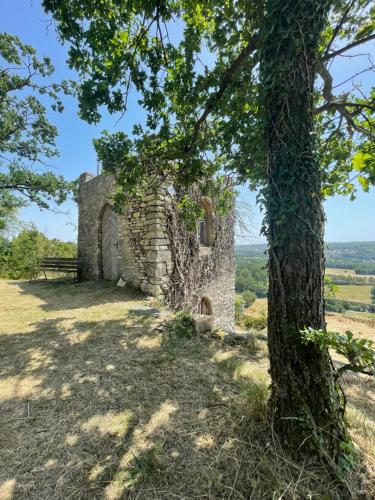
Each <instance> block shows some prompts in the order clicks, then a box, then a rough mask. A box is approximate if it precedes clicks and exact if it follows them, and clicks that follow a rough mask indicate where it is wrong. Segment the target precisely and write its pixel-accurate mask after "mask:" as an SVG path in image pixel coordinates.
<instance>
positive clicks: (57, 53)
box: [0, 0, 375, 243]
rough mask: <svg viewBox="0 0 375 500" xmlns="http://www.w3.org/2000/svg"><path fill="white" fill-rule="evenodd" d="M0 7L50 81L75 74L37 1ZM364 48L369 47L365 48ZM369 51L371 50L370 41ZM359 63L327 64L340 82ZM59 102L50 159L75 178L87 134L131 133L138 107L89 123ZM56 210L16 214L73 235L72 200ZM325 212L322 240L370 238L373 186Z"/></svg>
mask: <svg viewBox="0 0 375 500" xmlns="http://www.w3.org/2000/svg"><path fill="white" fill-rule="evenodd" d="M0 9H1V10H0V13H1V15H0V31H6V32H9V33H12V34H16V35H18V36H19V37H20V38H21V40H22V41H23V42H25V43H29V44H30V45H32V46H33V47H35V48H36V49H37V51H38V54H39V55H40V56H42V55H46V56H49V57H50V58H51V59H52V62H53V64H54V66H55V68H56V72H55V74H54V81H56V82H57V81H59V80H62V79H64V78H74V77H75V74H74V73H73V72H72V71H70V70H69V68H68V66H67V64H66V62H65V61H66V52H67V49H66V47H64V46H61V45H60V43H59V42H58V41H57V39H56V34H55V31H54V28H53V24H51V23H50V22H49V19H48V17H47V15H46V14H45V13H44V11H43V9H42V8H41V5H40V1H39V0H0ZM368 50H369V48H367V50H366V52H368ZM370 50H371V51H372V54H374V55H375V51H374V45H372V46H371V47H370ZM364 65H365V66H366V64H364V61H363V59H362V60H361V58H360V57H356V58H353V59H348V58H339V60H338V62H337V63H335V66H334V67H333V68H332V72H333V74H334V77H335V81H336V82H338V83H340V82H341V81H342V80H344V79H345V78H346V77H347V76H348V75H351V74H354V73H355V72H356V69H357V68H359V67H360V68H362V67H363V66H364ZM370 78H373V74H371V73H369V74H368V75H365V76H360V77H358V78H357V81H362V84H363V86H364V87H365V88H366V87H368V86H369V85H370ZM360 79H361V80H360ZM372 83H373V82H372ZM343 88H344V87H343ZM64 105H65V111H64V113H63V114H61V115H59V114H57V113H53V114H52V113H51V116H50V119H51V121H52V122H53V123H54V124H55V125H56V126H57V127H58V130H59V137H58V140H57V145H58V148H59V151H60V156H59V157H58V158H55V159H53V160H52V161H51V163H52V165H53V168H54V170H55V171H56V172H57V173H61V174H62V175H64V176H65V177H66V178H68V179H75V178H77V177H78V176H79V175H80V174H81V173H82V172H85V171H89V172H93V173H95V172H96V157H95V152H94V149H93V146H92V139H93V138H94V137H97V136H98V135H100V132H101V131H102V130H104V129H107V130H109V131H110V132H112V131H116V130H124V131H125V132H128V133H130V132H131V130H132V127H133V123H134V122H139V119H140V112H141V111H140V109H139V106H138V105H137V103H136V100H135V99H133V100H131V101H130V102H129V109H128V112H127V114H126V116H125V118H124V119H122V120H121V122H120V123H118V124H117V125H116V121H117V117H115V116H111V115H109V114H108V113H106V111H105V110H103V115H102V116H103V118H102V121H101V122H100V123H99V124H98V125H96V126H93V125H88V124H87V123H86V122H83V121H82V120H80V119H79V118H78V116H77V104H76V102H75V100H74V99H73V98H66V99H65V100H64ZM240 195H241V197H242V199H244V200H246V202H248V203H249V204H250V205H251V208H252V212H253V217H252V218H253V236H252V237H251V238H249V239H247V241H246V243H260V242H263V241H264V239H263V238H259V228H260V223H261V219H262V216H261V214H260V212H259V209H258V207H257V206H256V203H255V197H256V194H255V193H251V192H249V191H248V190H247V189H246V188H243V189H241V193H240ZM59 210H60V211H62V212H64V213H53V212H49V211H43V210H39V209H38V208H36V207H32V206H29V207H27V208H25V209H24V210H23V211H22V214H21V218H22V219H23V220H25V221H31V222H33V223H34V224H36V225H37V227H38V228H39V229H40V230H41V231H43V232H44V233H45V234H47V235H48V236H49V237H56V238H60V239H62V240H75V239H76V225H77V207H76V205H75V203H74V202H73V201H68V202H67V203H65V204H64V205H63V206H61V207H59ZM325 211H326V217H327V223H326V241H328V242H334V241H371V240H375V189H372V191H370V193H359V194H358V197H357V199H356V200H355V201H354V202H351V201H349V199H348V198H346V197H342V196H335V197H333V198H330V199H328V200H327V201H326V202H325ZM243 242H245V241H243Z"/></svg>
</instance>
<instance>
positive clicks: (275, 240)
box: [260, 0, 346, 462]
mask: <svg viewBox="0 0 375 500" xmlns="http://www.w3.org/2000/svg"><path fill="white" fill-rule="evenodd" d="M328 7H329V2H328V1H323V2H316V1H315V0H304V1H299V2H297V1H296V0H268V2H267V12H266V18H265V21H264V33H265V39H264V41H263V47H264V48H263V49H262V51H261V68H260V71H261V85H262V92H263V97H262V99H263V102H262V105H263V111H264V126H265V141H266V151H267V179H268V186H267V188H266V192H265V199H266V208H267V215H266V222H267V227H268V239H269V296H268V308H269V313H268V315H269V316H268V332H269V352H270V363H271V377H272V394H271V401H270V410H271V417H272V421H273V424H274V428H275V430H276V431H277V433H278V434H279V436H280V438H281V440H282V441H283V442H284V444H285V445H287V446H288V447H289V448H290V449H292V450H294V451H296V450H297V451H300V452H302V453H305V454H306V453H309V454H310V453H316V452H318V453H320V454H323V455H324V456H325V458H326V459H328V460H329V461H331V460H333V461H335V462H336V461H337V459H338V457H339V454H340V442H342V441H343V440H344V439H345V436H346V431H345V425H344V421H343V404H342V401H341V399H340V392H339V388H338V387H337V386H336V384H335V381H334V377H333V369H332V364H331V361H330V358H329V354H328V352H327V351H326V350H320V349H319V348H318V347H316V346H314V345H313V344H309V345H304V344H303V343H302V341H301V335H300V330H301V329H303V328H304V327H314V328H317V329H319V328H324V327H325V321H324V306H323V272H324V255H323V227H324V214H323V210H322V198H321V194H320V189H321V184H320V176H321V170H320V167H319V162H318V158H317V154H316V149H315V136H314V119H313V89H314V79H315V69H314V66H315V64H314V61H315V57H316V55H317V47H318V40H319V35H320V33H321V30H322V28H323V26H324V22H325V17H326V14H327V10H328Z"/></svg>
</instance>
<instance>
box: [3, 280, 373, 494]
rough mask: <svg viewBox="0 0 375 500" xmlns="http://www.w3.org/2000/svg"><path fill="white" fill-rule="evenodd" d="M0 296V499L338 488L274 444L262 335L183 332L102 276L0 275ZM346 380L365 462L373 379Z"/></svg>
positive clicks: (355, 480) (352, 482) (354, 486)
mask: <svg viewBox="0 0 375 500" xmlns="http://www.w3.org/2000/svg"><path fill="white" fill-rule="evenodd" d="M0 293H1V297H2V308H1V310H0V339H1V345H2V348H3V349H2V351H1V355H0V401H1V410H2V411H1V414H0V425H1V436H0V464H3V465H2V466H1V467H0V498H1V499H2V500H5V499H24V498H43V499H47V498H48V499H54V498H80V499H87V500H88V499H90V500H91V499H94V498H103V499H109V500H113V499H119V498H124V499H125V498H126V499H145V500H146V499H150V498H162V499H172V498H207V499H212V500H214V499H218V498H225V499H226V498H228V499H229V498H232V499H246V498H257V499H261V498H264V499H268V498H290V499H292V498H293V499H295V498H310V497H311V496H312V495H315V496H319V497H322V498H323V496H326V495H327V492H330V494H332V497H334V498H343V496H342V490H341V489H340V488H341V486H340V485H339V484H337V483H334V482H333V481H332V479H331V478H330V477H329V476H328V475H327V473H326V471H325V470H324V469H319V468H316V467H315V468H314V467H312V466H311V465H309V464H296V463H293V462H292V461H291V460H290V459H289V458H287V457H285V455H284V452H283V450H282V448H281V447H280V445H279V444H278V443H277V442H276V441H275V436H274V435H273V434H272V433H271V431H270V428H269V426H268V423H267V419H266V400H267V397H268V385H269V378H268V374H267V368H268V361H267V357H266V347H265V342H261V343H255V344H254V343H251V344H247V345H244V346H238V345H237V346H236V345H234V346H233V345H226V344H224V343H223V342H222V341H221V340H220V338H217V337H211V336H210V337H207V336H200V337H193V338H189V337H188V336H187V335H186V332H185V331H184V329H183V328H182V329H181V327H180V328H179V329H178V330H176V329H174V328H173V327H171V326H170V327H166V325H165V322H166V321H167V320H170V318H171V315H170V314H169V313H167V312H165V311H161V310H158V309H157V308H156V307H155V304H153V303H152V302H150V301H149V300H145V298H144V296H142V295H140V294H138V293H134V292H131V291H127V290H123V289H121V290H120V289H118V288H116V287H114V286H113V285H110V284H108V283H105V282H96V283H92V282H85V283H80V284H53V283H51V282H49V283H32V284H29V283H28V282H19V281H18V282H15V281H8V282H6V281H0ZM176 321H177V320H174V323H173V324H174V325H176V324H178V322H177V323H176ZM184 332H185V333H184ZM344 382H345V387H346V391H347V395H348V399H349V406H348V412H347V417H348V420H349V422H350V423H351V426H352V433H353V437H354V439H355V441H356V442H357V443H358V444H359V446H360V447H361V449H362V452H363V463H364V466H366V467H367V468H370V467H371V466H373V462H372V459H371V454H373V453H374V452H375V414H374V408H373V406H372V405H371V404H370V403H371V401H370V399H369V398H371V397H373V395H374V390H375V386H374V383H373V382H371V380H369V379H366V378H363V377H361V376H358V375H350V376H347V377H346V378H345V381H344ZM361 478H362V479H361ZM361 478H359V476H357V475H356V474H354V475H353V477H352V478H351V479H349V488H350V491H351V492H352V493H353V494H355V495H356V494H357V492H358V491H359V489H360V488H362V486H361V485H360V481H362V480H363V481H366V484H365V488H366V489H367V490H368V491H371V488H372V487H373V486H372V483H371V481H372V479H371V478H370V476H367V475H366V473H364V469H363V471H362V472H361Z"/></svg>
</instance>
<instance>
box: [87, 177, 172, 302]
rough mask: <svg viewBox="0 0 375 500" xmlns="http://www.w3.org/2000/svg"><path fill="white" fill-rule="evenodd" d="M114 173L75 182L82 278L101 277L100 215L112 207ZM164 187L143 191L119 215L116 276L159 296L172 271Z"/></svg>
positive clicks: (165, 286) (166, 201)
mask: <svg viewBox="0 0 375 500" xmlns="http://www.w3.org/2000/svg"><path fill="white" fill-rule="evenodd" d="M114 188H115V178H114V177H113V176H112V175H99V176H97V177H94V176H93V175H92V174H88V173H85V174H82V175H81V176H80V182H79V195H78V205H79V218H78V255H79V258H80V259H81V261H82V273H81V274H82V278H83V279H100V278H102V249H101V216H102V214H103V211H104V209H105V207H106V206H107V205H108V204H109V205H111V198H110V196H111V193H113V191H114ZM165 193H166V189H165V188H164V187H162V186H161V187H160V188H158V190H157V191H156V192H153V191H151V190H150V191H147V192H146V194H145V196H144V197H143V198H142V200H138V199H135V200H133V201H131V202H130V203H129V204H128V206H127V207H126V210H125V211H124V214H119V215H117V223H118V259H119V270H120V276H122V277H123V279H124V280H125V281H126V282H127V283H129V284H130V285H132V286H134V287H135V288H140V289H141V290H142V291H144V292H145V293H148V294H151V295H154V296H160V295H162V294H163V293H164V290H165V289H166V288H167V283H168V281H169V275H170V271H171V256H170V250H169V244H170V242H169V239H168V236H167V234H166V231H165V225H166V210H167V203H168V200H167V198H166V196H165Z"/></svg>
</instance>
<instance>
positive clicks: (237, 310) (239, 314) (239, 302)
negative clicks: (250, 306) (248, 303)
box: [234, 296, 245, 325]
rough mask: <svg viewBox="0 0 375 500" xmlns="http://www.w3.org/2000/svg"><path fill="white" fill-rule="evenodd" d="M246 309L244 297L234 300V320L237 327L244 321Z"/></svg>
mask: <svg viewBox="0 0 375 500" xmlns="http://www.w3.org/2000/svg"><path fill="white" fill-rule="evenodd" d="M244 308H245V303H244V300H243V298H242V297H239V296H236V298H235V299H234V319H235V322H236V325H239V324H241V323H242V320H243V318H244V313H243V311H244Z"/></svg>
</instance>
